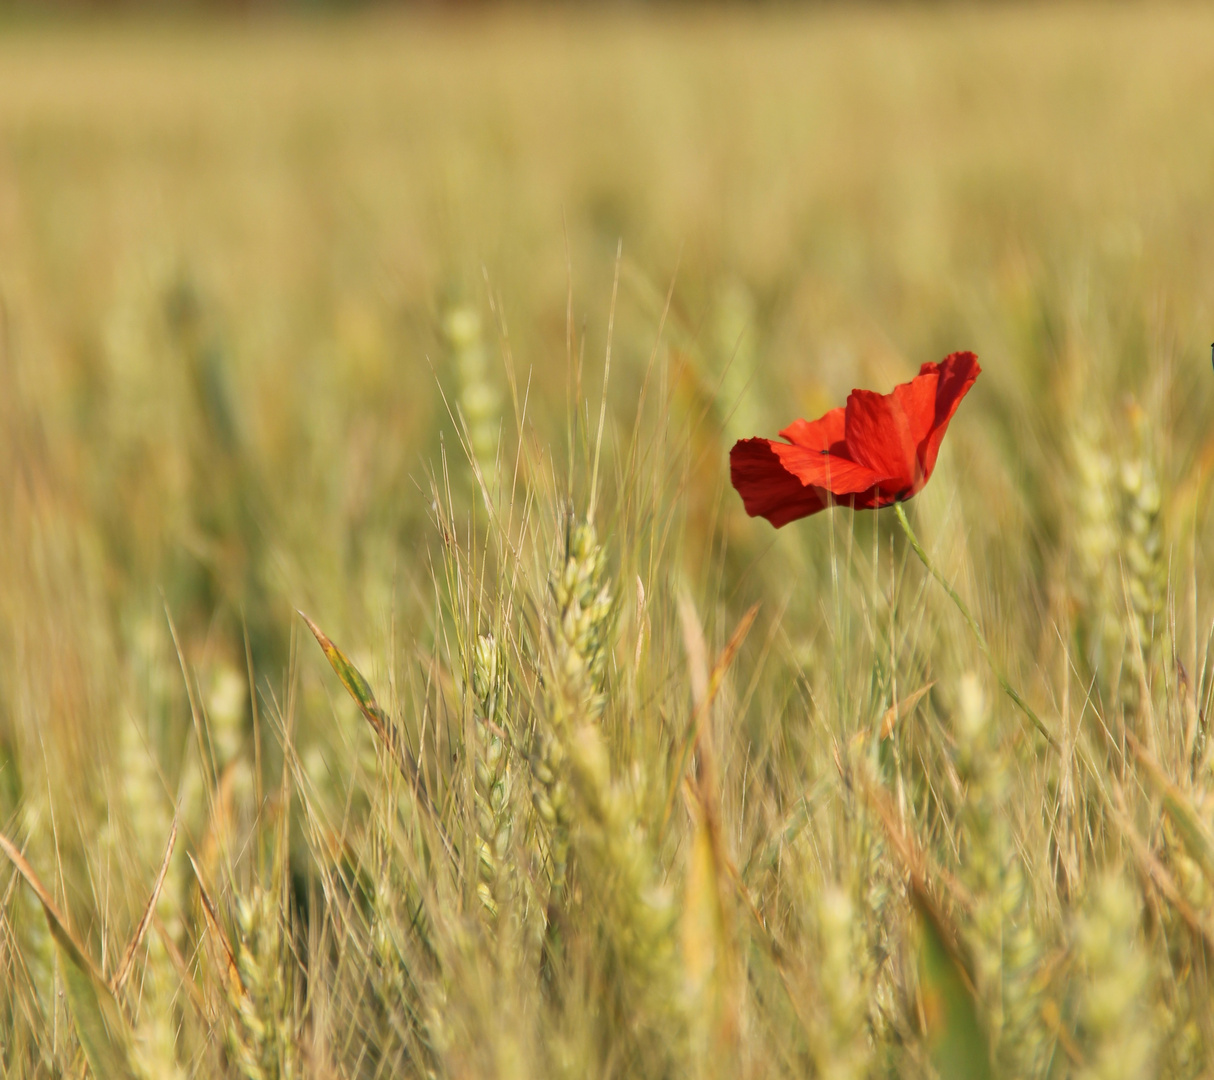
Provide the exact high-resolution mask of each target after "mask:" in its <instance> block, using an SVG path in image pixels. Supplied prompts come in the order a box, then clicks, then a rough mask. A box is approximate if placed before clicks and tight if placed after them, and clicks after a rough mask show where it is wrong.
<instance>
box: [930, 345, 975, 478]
mask: <svg viewBox="0 0 1214 1080" xmlns="http://www.w3.org/2000/svg"><path fill="white" fill-rule="evenodd" d="M927 366H928V365H926V364H925V365H924V367H927ZM931 366H933V367H935V368H937V370H938V373H939V382H938V383H937V386H936V418H935V423H934V425H933V427H932V430H931V434H930V435H928V437H927V443H926V445H924V446H922V447H921V448H920V452H919V460H920V461H922V462H923V473H924V476H925V477H927V476H931V474H932V470H933V469H934V468H935V467H936V455H937V454H939V452H940V443H941V442H942V441H943V439H944V433H945V432H946V431H948V422H949V421H950V420H951V419H952V418H953V413H955V412H956V411H957V406H958V405H960V404H961V399H962V398H963V397H965V395H966V394H967V393H969V388H970V387H971V386H973V385H974V380H975V379H977V378H978V376H979V375H981V374H982V368H981V367H979V366H978V357H976V356H975V355H974V354H973V353H972V352H958V353H952V354H951V355H949V356H946V357H945V358H944V359H943V360H942V361H941V362H940V363H939V364H933V365H931Z"/></svg>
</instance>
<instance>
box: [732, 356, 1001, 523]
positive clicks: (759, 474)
mask: <svg viewBox="0 0 1214 1080" xmlns="http://www.w3.org/2000/svg"><path fill="white" fill-rule="evenodd" d="M981 371H982V369H981V368H980V367H979V366H978V358H977V357H976V356H975V355H974V354H973V353H970V352H959V353H953V354H952V355H951V356H946V357H945V358H944V359H943V360H942V361H941V362H940V363H938V364H924V365H923V366H922V367H921V368H920V369H919V374H918V375H917V376H916V377H915V378H913V379H911V381H910V382H908V383H902V384H901V385H900V386H895V387H894V392H893V393H892V394H877V393H874V392H873V391H871V390H853V391H852V392H851V394H850V395H848V398H847V406H846V407H845V408H840V409H831V411H830V412H828V413H827V414H826V415H825V416H823V417H822V418H821V419H819V420H814V421H812V422H810V421H808V420H795V421H793V423H792V424H790V425H789V426H788V427H786V428H785V429H784V430H783V431H781V432H780V437H781V438H783V439H786V440H787V442H782V443H781V442H773V441H772V440H771V439H742V440H741V441H740V442H737V443H735V444H734V448H733V449H732V450H731V451H730V453H729V472H730V477H731V479H732V480H733V486H734V487H736V488H737V489H738V494H740V495H741V496H742V502H743V503H745V505H746V512H747V513H748V514H749V515H750V516H751V517H765V518H767V520H768V521H770V522H771V523H772V524H773V525H775V526H776V527H777V528H779V527H780V526H781V525H787V524H788V523H789V522H790V521H796V519H797V518H803V517H808V516H809V515H810V514H816V513H817V512H818V511H819V510H824V509H825V508H826V507H828V506H831V505H833V504H835V503H843V504H845V505H850V506H855V507H857V508H858V509H863V510H873V509H876V508H878V507H882V506H889V505H891V504H892V503H895V502H902V501H904V500H906V499H909V498H910V497H911V496H912V495H915V494H917V493H918V492H919V491H921V490H922V489H923V485H924V484H926V483H927V481H928V478H929V477H930V476H931V475H932V470H933V469H934V468H935V467H936V455H937V453H939V451H940V442H941V440H942V439H943V438H944V433H945V432H946V431H947V430H948V422H949V421H950V420H951V419H952V418H953V413H955V412H956V411H957V406H958V405H959V404H960V403H961V399H962V398H963V397H965V395H966V392H967V391H968V390H969V388H970V387H971V386H973V385H974V380H975V379H976V378H978V375H979V374H980V373H981Z"/></svg>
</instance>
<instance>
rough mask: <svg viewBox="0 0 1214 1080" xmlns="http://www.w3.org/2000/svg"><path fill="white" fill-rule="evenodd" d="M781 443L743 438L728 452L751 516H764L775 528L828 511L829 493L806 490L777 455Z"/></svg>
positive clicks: (734, 478)
mask: <svg viewBox="0 0 1214 1080" xmlns="http://www.w3.org/2000/svg"><path fill="white" fill-rule="evenodd" d="M780 445H781V444H780V443H773V442H772V441H771V440H770V439H742V440H741V441H740V442H737V443H735V444H734V447H733V449H732V450H731V451H730V452H729V474H730V479H731V480H732V481H733V486H734V487H735V488H737V490H738V494H739V495H741V496H742V502H743V504H744V505H745V507H746V512H747V513H748V514H749V515H750V516H751V517H765V518H766V519H767V520H768V521H770V522H771V523H772V524H773V525H774V526H776V528H779V527H780V526H781V525H787V524H788V523H789V522H790V521H796V520H797V518H803V517H808V516H809V515H810V514H816V513H817V512H818V511H819V510H823V509H825V508H826V505H827V502H826V499H827V494H826V493H825V492H823V491H822V490H821V489H819V488H816V487H807V486H806V485H805V484H803V483H801V481H800V480H799V479H798V478H797V477H796V476H794V475H793V474H792V473H790V472H789V471H788V470H787V469H786V468H784V465H783V464H782V463H781V461H780V459H779V457H777V455H776V448H777V447H778V446H780Z"/></svg>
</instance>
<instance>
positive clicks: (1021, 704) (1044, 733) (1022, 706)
mask: <svg viewBox="0 0 1214 1080" xmlns="http://www.w3.org/2000/svg"><path fill="white" fill-rule="evenodd" d="M894 514H895V515H896V516H897V518H898V524H899V525H901V526H902V531H903V532H904V533H906V539H907V540H909V541H910V546H911V547H912V548H913V549H914V552H915V554H916V555H918V556H919V561H920V562H921V563H923V565H924V566H925V567H926V568H927V572H928V573H929V574H931V575H932V577H934V578H935V579H936V581H937V582H938V583H939V585H940V587H941V588H942V589H943V590H944V591H945V592H946V593H948V596H949V599H950V600H952V602H953V603H954V604H956V605H957V610H958V611H960V612H961V614H962V616H963V617H964V619H965V621H966V622H967V623H969V628H970V630H971V631H972V632H973V635H974V639H975V640H976V641H977V642H978V648H979V649H981V650H982V655H983V657H984V658H985V660H986V662H987V664H988V665H989V666H990V669H991V671H993V672H994V673H995V678H996V679H998V680H999V685H1000V686H1001V687H1002V688H1003V692H1004V693H1005V694H1007V696H1008V697H1010V698H1011V699H1012V701H1013V702H1014V703H1015V705H1016V707H1017V708H1018V709H1019V710H1020V711H1021V712H1022V713H1024V715H1025V716H1027V717H1028V718H1029V722H1030V723H1031V724H1032V725H1033V727H1035V728H1036V729H1037V731H1038V732H1039V733H1040V735H1041V737H1042V738H1043V739H1045V741H1046V742H1047V743H1049V744H1050V746H1052V747H1053V748H1054V749H1055V750H1057V749H1058V740H1057V739H1055V738H1054V736H1053V735H1052V734H1051V733H1050V729H1049V728H1047V727H1046V726H1045V723H1044V721H1043V720H1042V719H1041V717H1039V716H1038V715H1037V713H1036V712H1035V711H1034V709H1033V707H1032V706H1031V705H1029V703H1028V702H1027V701H1025V700H1024V698H1022V697H1021V696H1020V693H1019V692H1018V691H1017V690H1016V688H1015V687H1014V686H1013V685H1012V684H1011V682H1009V681H1008V677H1007V676H1006V675H1005V674H1004V673H1003V669H1002V668H1001V667H1000V666H999V665H998V664H997V663H995V657H994V656H993V655H992V654H991V647H990V646H989V645H988V644H987V643H986V636H985V635H984V634H983V633H982V628H981V627H980V626H979V625H978V620H977V619H975V618H974V616H973V615H971V614H970V609H969V608H968V607H966V606H965V601H964V600H962V599H961V597H960V596H959V595H958V593H957V590H956V589H954V588H953V587H952V585H950V584H949V582H948V581H947V580H945V577H944V575H943V574H941V573H940V571H939V570H937V569H936V567H935V565H934V564H933V563H932V561H931V559H929V558H928V557H927V552H926V551H924V550H923V545H922V544H921V543H919V538H918V537H917V536H916V535H915V531H914V529H912V528H911V526H910V522H909V521H908V520H907V518H906V511H905V510H903V509H902V504H901V503H900V502H898V503H894Z"/></svg>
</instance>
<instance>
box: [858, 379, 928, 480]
mask: <svg viewBox="0 0 1214 1080" xmlns="http://www.w3.org/2000/svg"><path fill="white" fill-rule="evenodd" d="M847 450H848V455H849V456H850V457H851V458H852V460H853V461H856V462H858V463H859V464H861V465H865V466H867V467H868V468H869V469H870V470H871V471H872V472H873V473H874V474H875V475H876V478H877V479H878V480H880V481H886V482H888V483H889V484H890V485H891V486H893V487H898V488H906V487H910V486H912V485H913V484H914V482H915V480H916V479H918V476H917V474H918V472H919V468H918V458H917V457H916V454H915V440H914V438H913V437H912V435H911V427H910V423H909V421H908V419H907V416H906V414H905V412H904V411H903V409H902V407H901V406H900V405H899V404H898V402H897V400H896V399H895V398H894V396H893V395H892V394H877V393H874V392H873V391H871V390H853V391H852V392H851V394H850V395H848V398H847Z"/></svg>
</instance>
